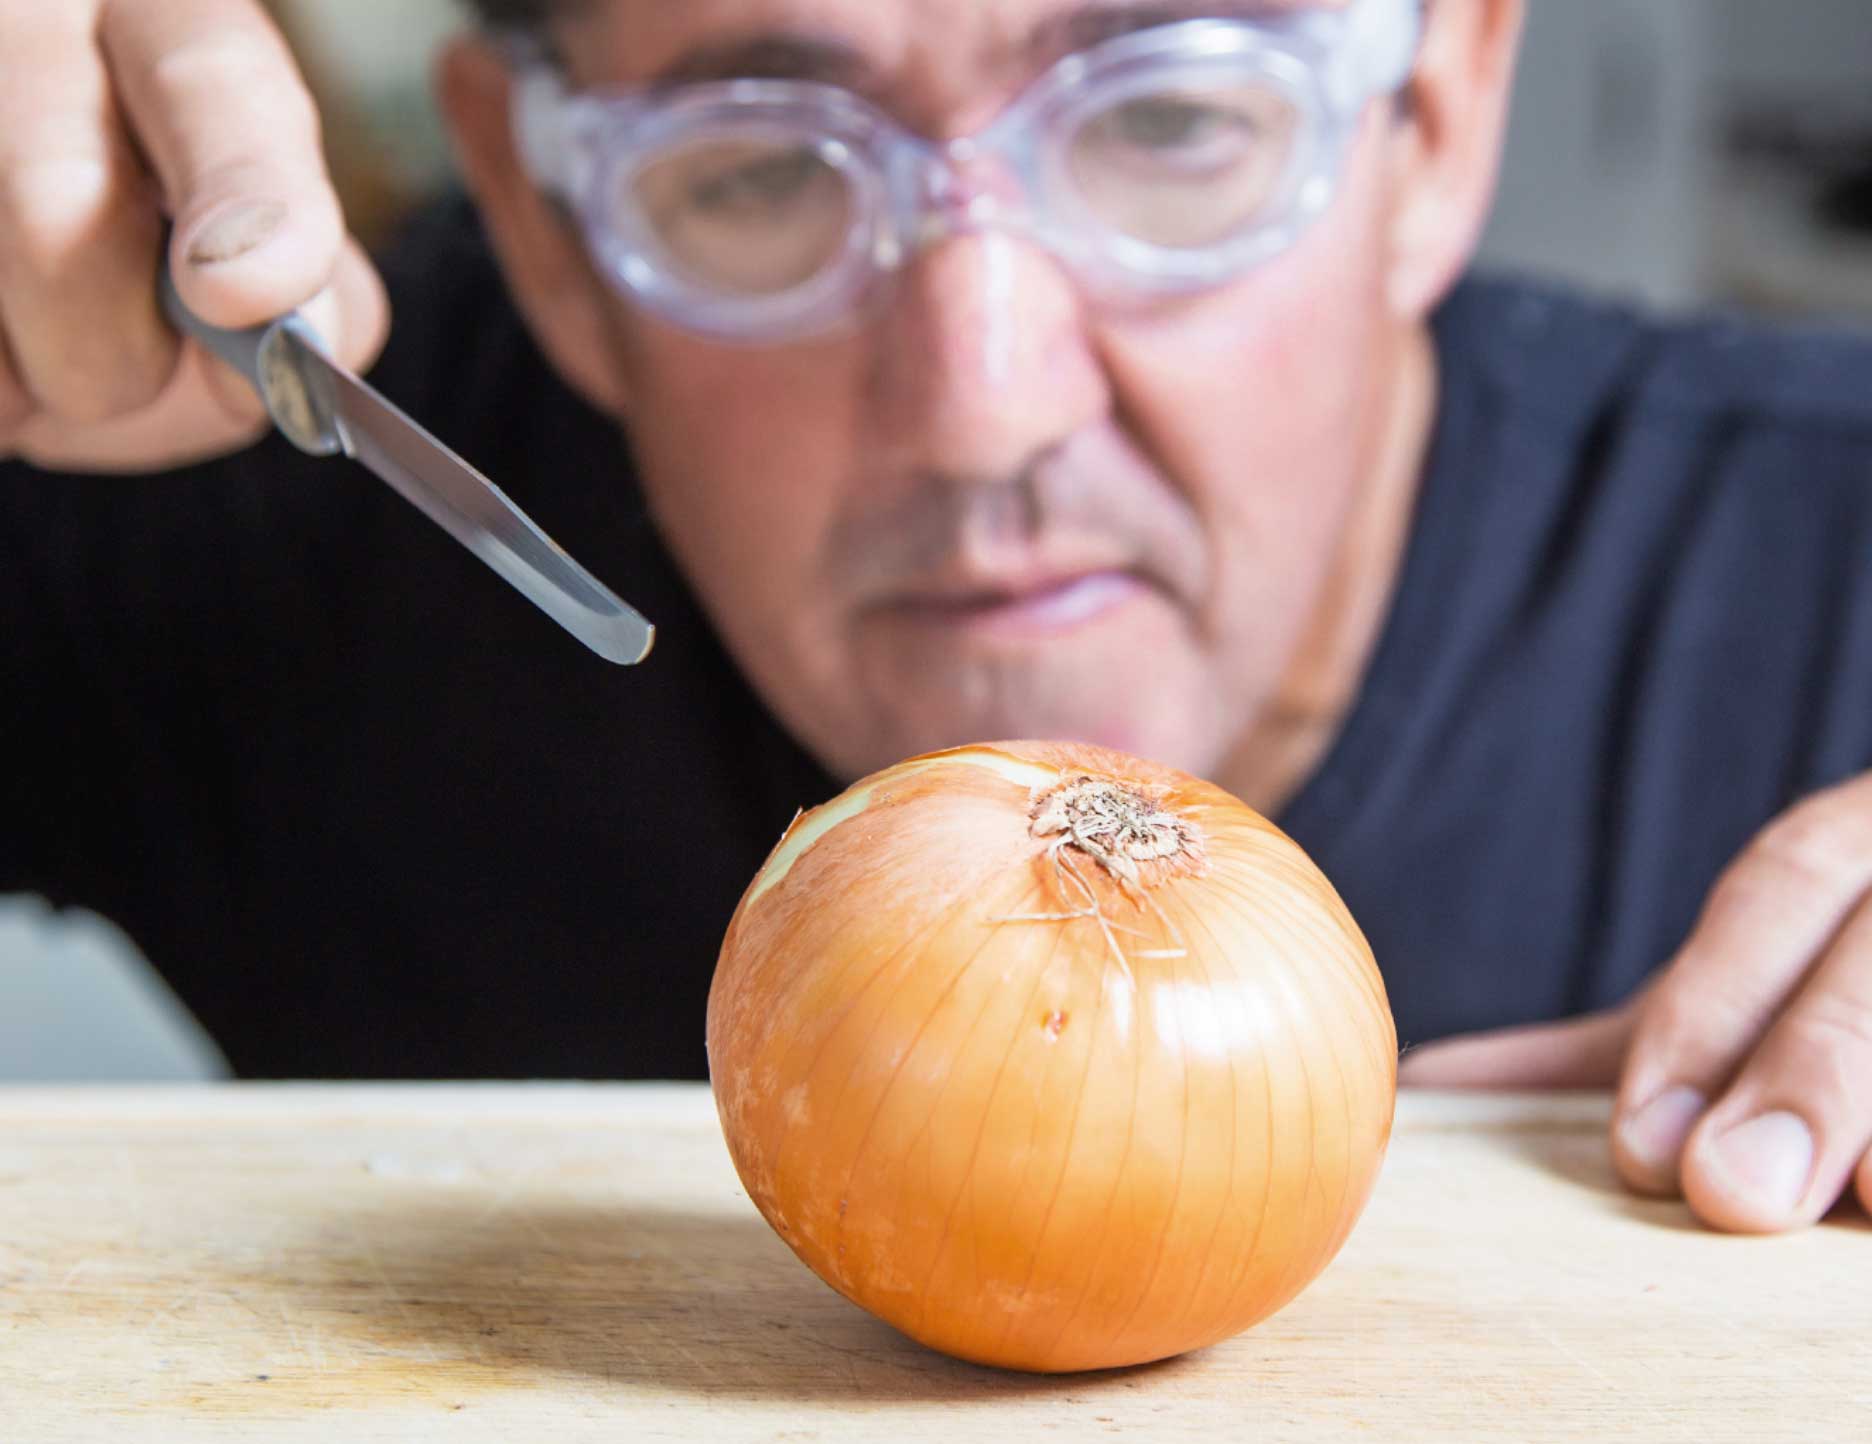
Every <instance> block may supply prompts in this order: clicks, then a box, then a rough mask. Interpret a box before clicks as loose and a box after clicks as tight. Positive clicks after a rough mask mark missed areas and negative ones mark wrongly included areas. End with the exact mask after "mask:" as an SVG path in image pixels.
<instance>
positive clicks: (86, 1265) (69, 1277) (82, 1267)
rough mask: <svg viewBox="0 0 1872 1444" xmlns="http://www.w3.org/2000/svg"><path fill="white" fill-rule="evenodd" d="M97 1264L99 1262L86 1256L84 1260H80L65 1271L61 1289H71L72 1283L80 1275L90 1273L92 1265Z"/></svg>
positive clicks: (60, 1284)
mask: <svg viewBox="0 0 1872 1444" xmlns="http://www.w3.org/2000/svg"><path fill="white" fill-rule="evenodd" d="M96 1262H97V1260H96V1259H95V1258H92V1257H91V1256H90V1255H89V1254H86V1255H85V1256H84V1257H83V1258H81V1259H79V1260H78V1262H77V1263H75V1264H73V1265H72V1266H71V1267H70V1268H68V1269H66V1270H65V1277H64V1278H62V1279H60V1280H59V1287H60V1288H65V1289H68V1288H70V1287H71V1286H72V1281H73V1280H74V1279H76V1278H77V1277H78V1276H79V1275H80V1274H86V1273H89V1272H90V1271H91V1267H92V1265H93V1264H95V1263H96Z"/></svg>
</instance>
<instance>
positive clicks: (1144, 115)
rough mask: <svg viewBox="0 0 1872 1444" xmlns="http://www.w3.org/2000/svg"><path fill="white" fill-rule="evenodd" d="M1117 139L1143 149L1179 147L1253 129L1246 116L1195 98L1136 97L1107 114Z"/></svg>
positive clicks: (1114, 136) (1174, 148)
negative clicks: (1138, 98) (1141, 98)
mask: <svg viewBox="0 0 1872 1444" xmlns="http://www.w3.org/2000/svg"><path fill="white" fill-rule="evenodd" d="M1105 123H1106V124H1107V125H1108V126H1109V127H1110V129H1111V132H1112V136H1113V138H1114V139H1117V140H1121V141H1123V142H1124V143H1125V144H1126V145H1133V146H1137V147H1138V148H1139V149H1141V150H1178V149H1188V148H1191V147H1194V146H1199V145H1202V144H1204V143H1207V142H1212V141H1214V140H1216V139H1218V138H1220V137H1222V136H1224V135H1226V134H1239V133H1241V132H1243V131H1246V130H1249V129H1251V128H1252V127H1251V124H1250V122H1249V121H1248V120H1247V118H1246V117H1244V116H1242V115H1239V114H1236V113H1235V112H1233V111H1229V110H1225V109H1224V108H1223V107H1221V106H1219V105H1204V104H1201V103H1200V102H1197V101H1192V100H1177V99H1171V98H1162V97H1159V98H1153V99H1150V100H1133V101H1130V102H1128V103H1127V104H1124V105H1121V106H1119V107H1118V108H1117V109H1116V110H1114V111H1112V112H1111V114H1110V115H1109V116H1107V117H1106V121H1105Z"/></svg>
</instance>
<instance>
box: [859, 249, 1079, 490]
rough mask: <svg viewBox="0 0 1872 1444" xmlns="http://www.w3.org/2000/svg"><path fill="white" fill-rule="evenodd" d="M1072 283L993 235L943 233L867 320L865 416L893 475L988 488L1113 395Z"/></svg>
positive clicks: (1050, 264)
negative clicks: (875, 318) (872, 320)
mask: <svg viewBox="0 0 1872 1444" xmlns="http://www.w3.org/2000/svg"><path fill="white" fill-rule="evenodd" d="M1086 322H1087V318H1086V315H1085V311H1084V306H1083V303H1082V302H1081V300H1080V297H1079V295H1078V293H1077V291H1076V290H1075V288H1074V287H1073V285H1072V283H1071V281H1070V280H1069V279H1068V278H1067V276H1066V275H1065V274H1064V273H1063V271H1062V270H1061V269H1060V267H1059V266H1058V265H1057V264H1056V263H1055V262H1054V261H1053V260H1052V259H1051V258H1050V257H1049V256H1047V255H1046V254H1045V253H1044V252H1042V251H1040V250H1038V249H1037V248H1036V247H1034V246H1032V245H1030V244H1028V243H1027V242H1025V241H1023V240H1022V239H1020V238H1018V237H1015V236H1012V235H1008V234H1005V233H1002V232H997V231H981V232H968V233H964V234H961V235H951V236H949V237H946V238H944V239H942V240H939V241H937V242H935V243H933V244H932V245H930V246H929V247H928V248H926V249H925V250H924V251H923V252H921V253H920V254H919V255H918V256H917V257H916V258H915V259H914V260H913V261H912V262H911V263H910V264H909V265H908V266H907V267H906V268H905V269H904V270H903V271H902V272H901V273H900V274H899V277H898V280H897V285H896V289H895V292H894V294H893V295H892V296H891V297H890V298H889V300H888V301H887V302H886V309H885V314H884V315H883V316H882V317H881V318H880V321H879V324H878V325H876V326H875V327H874V328H872V346H873V348H874V350H873V352H872V355H871V358H870V363H871V365H870V369H871V386H870V391H871V395H870V397H869V401H870V403H871V404H870V417H871V420H872V423H873V424H874V425H875V426H876V427H877V428H878V431H879V437H878V440H879V442H880V443H881V450H882V452H883V453H884V454H885V455H887V456H889V457H890V458H891V459H892V461H893V462H894V463H895V465H894V467H893V468H892V470H893V472H894V473H895V474H897V475H902V476H911V477H922V478H928V477H930V476H931V475H935V476H939V477H941V478H944V479H946V480H948V481H951V482H953V483H958V484H977V485H983V484H994V483H1000V482H1005V481H1007V480H1009V479H1010V478H1013V477H1017V476H1019V475H1021V474H1022V473H1023V472H1024V471H1025V470H1026V468H1028V467H1029V466H1031V465H1032V464H1033V463H1034V462H1035V461H1036V460H1038V459H1039V458H1041V457H1042V456H1044V455H1045V454H1046V453H1048V452H1049V451H1052V450H1053V449H1055V448H1057V447H1059V446H1060V445H1062V444H1063V443H1064V442H1065V441H1066V440H1067V439H1068V438H1070V437H1071V436H1072V435H1073V434H1074V433H1075V432H1077V431H1079V430H1080V429H1081V428H1083V427H1085V426H1086V425H1088V424H1089V423H1091V422H1092V421H1094V420H1096V419H1097V418H1099V417H1100V416H1102V415H1103V414H1104V413H1105V411H1106V410H1107V409H1108V407H1109V405H1110V392H1109V388H1108V386H1107V384H1106V381H1105V376H1104V372H1103V370H1102V368H1101V367H1100V365H1099V362H1098V358H1097V354H1096V348H1095V346H1094V343H1093V340H1092V337H1091V336H1090V334H1089V332H1088V330H1087V325H1086Z"/></svg>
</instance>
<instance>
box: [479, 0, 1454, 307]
mask: <svg viewBox="0 0 1872 1444" xmlns="http://www.w3.org/2000/svg"><path fill="white" fill-rule="evenodd" d="M1420 5H1421V0H1350V3H1349V4H1347V5H1346V6H1344V7H1342V8H1338V9H1318V8H1296V9H1294V10H1292V11H1289V12H1275V13H1272V14H1270V15H1268V16H1266V17H1261V18H1255V19H1202V20H1188V21H1182V22H1178V23H1173V24H1167V25H1163V26H1158V27H1155V28H1152V29H1149V30H1144V31H1139V32H1136V33H1134V34H1130V35H1126V36H1124V37H1121V38H1119V39H1116V40H1112V41H1108V42H1106V43H1104V44H1102V45H1099V46H1096V47H1094V48H1092V49H1089V50H1085V51H1082V52H1080V53H1078V54H1075V55H1072V56H1069V57H1068V58H1067V59H1065V60H1063V61H1061V62H1059V63H1058V64H1057V65H1055V66H1053V67H1052V68H1051V69H1050V70H1048V71H1047V72H1045V73H1044V74H1043V75H1041V76H1040V77H1039V79H1038V80H1036V81H1035V82H1034V83H1033V84H1032V85H1031V86H1030V87H1029V88H1028V89H1027V90H1026V91H1025V92H1024V93H1023V94H1022V95H1020V96H1019V97H1018V98H1017V99H1016V100H1015V101H1014V102H1013V103H1012V104H1011V105H1010V106H1008V108H1007V109H1005V110H1004V111H1002V112H1001V114H1000V115H999V117H998V118H997V119H996V120H995V121H994V122H993V123H992V124H991V125H990V126H989V127H988V128H987V129H985V130H983V131H981V132H980V133H978V134H976V135H972V136H967V137H964V138H962V139H958V140H951V141H947V142H934V141H930V140H927V139H924V138H923V137H920V136H917V135H914V134H911V133H910V132H908V131H906V130H905V129H903V128H902V127H901V126H899V125H897V124H896V123H895V122H894V121H893V120H891V118H890V117H889V116H887V115H885V114H884V113H883V112H882V111H880V110H878V109H877V108H876V107H875V106H873V105H871V104H869V103H867V102H866V101H864V100H862V99H860V98H859V97H858V96H856V95H854V94H852V93H851V92H849V91H846V90H843V89H840V88H837V87H834V86H828V85H822V84H817V83H813V82H805V81H790V80H730V81H720V82H707V83H700V84H693V85H683V86H676V87H662V88H656V87H653V88H647V89H638V90H626V91H607V92H589V93H580V94H570V93H568V92H567V91H566V89H565V88H564V85H563V82H562V81H561V79H560V77H559V76H558V74H557V73H556V72H555V71H553V70H552V69H550V68H548V67H546V66H545V65H542V64H534V65H527V66H525V67H523V68H522V70H521V72H520V74H519V77H518V92H517V99H516V105H515V128H516V138H517V141H518V145H519V149H520V153H521V156H522V158H523V161H524V163H525V164H526V166H527V168H528V170H529V172H530V173H531V175H532V177H533V180H534V183H535V184H537V185H539V186H540V187H541V188H542V190H544V191H546V192H547V193H549V194H551V195H554V196H556V197H557V198H559V199H560V200H562V201H563V202H564V203H566V204H567V205H569V206H570V207H571V208H572V209H573V211H574V212H575V213H576V215H577V216H578V218H579V220H580V222H581V224H582V226H583V229H584V234H585V239H586V244H587V245H588V247H589V248H590V250H591V253H592V255H593V256H594V258H595V259H596V260H597V262H598V264H599V265H600V267H601V268H602V270H603V271H604V273H605V274H606V275H607V276H608V277H609V278H610V279H611V281H612V282H613V283H614V284H615V285H616V286H617V287H618V288H619V289H620V291H622V293H623V294H624V295H626V296H627V297H629V298H630V299H632V300H634V301H636V302H637V303H639V304H641V305H643V306H644V307H646V308H648V309H649V310H651V311H653V312H655V313H656V314H658V315H660V316H662V317H664V318H666V319H667V320H669V321H672V322H674V323H676V324H678V325H681V326H683V327H686V328H688V329H690V330H694V331H698V332H701V333H704V334H706V335H710V336H714V337H718V338H722V339H729V340H738V341H747V342H779V341H787V340H792V339H797V338H800V337H804V336H809V335H812V334H815V333H818V332H822V331H826V330H829V329H832V328H833V327H835V326H837V325H838V324H840V323H841V322H843V321H845V320H847V319H849V318H851V317H852V316H854V315H855V314H857V313H858V311H859V310H860V309H861V307H862V306H863V305H864V304H865V302H866V300H867V298H868V297H870V296H872V295H873V294H874V293H875V292H876V291H877V290H878V288H879V283H880V282H881V281H883V280H885V279H886V278H887V277H889V276H890V275H891V273H893V272H895V271H896V270H897V269H898V268H900V267H902V266H903V265H904V264H905V263H906V262H907V261H908V260H909V259H910V258H911V257H913V256H914V255H915V254H916V253H917V252H918V251H920V250H921V249H922V248H923V247H925V246H927V245H930V244H932V243H934V242H936V241H939V240H941V239H943V238H945V237H947V236H951V235H956V234H964V233H969V232H979V231H985V230H991V229H993V230H1002V231H1007V232H1011V233H1013V234H1015V235H1017V236H1019V237H1022V238H1023V239H1025V240H1028V241H1030V242H1032V243H1034V244H1037V245H1039V246H1041V247H1044V248H1045V249H1046V250H1047V251H1049V252H1050V253H1052V254H1053V255H1054V256H1056V257H1058V258H1059V260H1060V261H1061V262H1062V263H1064V264H1065V265H1066V266H1067V267H1068V268H1069V269H1070V270H1071V271H1072V273H1073V274H1074V275H1075V276H1076V278H1077V279H1078V281H1079V283H1080V284H1081V285H1083V286H1085V287H1087V288H1088V289H1089V290H1090V291H1091V292H1093V293H1094V294H1096V295H1098V296H1101V297H1107V298H1111V299H1114V300H1118V301H1124V300H1144V301H1148V300H1150V299H1152V298H1155V297H1161V296H1168V295H1175V294H1179V293H1186V292H1190V291H1195V290H1200V289H1204V288H1208V287H1212V286H1216V285H1220V284H1222V283H1224V282H1226V281H1228V280H1230V279H1232V278H1234V277H1236V276H1239V275H1240V274H1242V273H1243V272H1244V271H1246V270H1248V269H1250V268H1251V267H1253V266H1256V265H1258V264H1260V263H1262V262H1264V261H1266V260H1268V259H1269V258H1270V257H1273V256H1275V255H1278V254H1279V253H1280V252H1282V251H1283V250H1285V249H1287V248H1288V247H1289V246H1291V245H1292V244H1293V242H1294V240H1295V239H1296V238H1297V237H1298V236H1299V235H1300V234H1301V232H1302V231H1304V230H1305V229H1306V227H1307V226H1308V225H1309V224H1310V223H1311V222H1312V221H1313V220H1314V219H1315V218H1316V217H1317V216H1318V215H1319V214H1320V213H1321V212H1322V211H1324V210H1325V209H1326V208H1327V206H1328V205H1329V204H1330V203H1331V200H1332V198H1333V195H1334V192H1335V190H1336V189H1337V184H1338V179H1339V175H1340V172H1341V171H1342V169H1343V167H1344V164H1345V160H1346V154H1347V151H1348V148H1349V145H1350V142H1351V139H1352V136H1353V134H1354V132H1355V130H1356V127H1357V123H1358V120H1359V117H1360V115H1361V114H1362V112H1363V110H1364V107H1365V105H1366V104H1367V103H1368V102H1369V101H1370V100H1372V99H1373V98H1375V97H1377V96H1380V95H1384V94H1388V93H1390V92H1393V91H1396V90H1398V89H1399V88H1401V87H1402V86H1403V84H1404V83H1405V81H1406V80H1407V79H1408V78H1409V75H1410V71H1411V67H1412V65H1413V63H1414V59H1415V53H1416V48H1417V42H1418V34H1419V27H1420Z"/></svg>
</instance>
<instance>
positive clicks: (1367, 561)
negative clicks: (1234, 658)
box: [1218, 327, 1437, 816]
mask: <svg viewBox="0 0 1872 1444" xmlns="http://www.w3.org/2000/svg"><path fill="white" fill-rule="evenodd" d="M1402 344H1403V353H1404V354H1403V356H1402V358H1401V362H1400V365H1399V367H1398V381H1397V384H1396V385H1394V386H1392V387H1391V388H1390V392H1389V406H1388V414H1387V416H1386V418H1385V423H1384V425H1383V426H1381V427H1380V428H1378V430H1377V432H1376V435H1375V440H1374V444H1373V454H1372V456H1371V458H1370V462H1369V464H1368V465H1367V466H1366V467H1365V475H1366V477H1367V478H1368V480H1367V482H1366V484H1365V485H1364V486H1362V487H1361V488H1359V489H1358V490H1357V491H1356V492H1355V493H1354V495H1353V498H1352V505H1351V508H1350V511H1349V514H1348V516H1347V520H1346V526H1345V529H1344V532H1343V535H1342V538H1341V542H1340V545H1339V549H1338V551H1337V553H1336V554H1335V556H1334V559H1333V562H1332V565H1331V568H1330V570H1329V571H1328V573H1327V577H1326V581H1325V583H1324V585H1323V586H1322V587H1321V589H1320V594H1319V598H1318V601H1317V603H1316V604H1315V606H1314V609H1313V615H1312V618H1311V620H1310V621H1309V622H1308V623H1307V625H1306V627H1305V629H1304V631H1303V632H1302V635H1301V640H1300V643H1299V645H1298V646H1297V647H1296V648H1295V650H1294V653H1293V655H1292V657H1291V659H1290V660H1289V662H1288V665H1287V667H1286V670H1285V671H1284V672H1283V673H1282V675H1281V678H1280V680H1279V681H1278V682H1277V683H1276V684H1275V687H1274V690H1273V692H1272V693H1271V694H1270V696H1269V699H1268V702H1267V705H1266V706H1264V707H1263V708H1262V710H1261V712H1260V714H1259V715H1258V716H1257V717H1256V718H1255V721H1254V723H1253V725H1252V726H1251V727H1250V729H1249V731H1248V735H1247V736H1246V737H1245V738H1244V739H1243V740H1242V741H1241V743H1240V744H1238V745H1237V746H1236V748H1235V749H1234V751H1233V752H1232V753H1231V754H1230V755H1229V757H1228V759H1227V760H1226V761H1225V762H1224V764H1223V768H1222V773H1221V776H1220V777H1219V778H1218V780H1219V781H1220V782H1221V783H1222V785H1223V786H1225V787H1227V788H1228V789H1229V790H1230V791H1231V792H1233V793H1234V794H1235V795H1236V796H1237V797H1239V798H1241V799H1242V801H1244V802H1246V803H1247V804H1248V805H1249V806H1250V807H1253V808H1255V809H1256V810H1257V811H1259V812H1261V813H1263V814H1266V815H1268V816H1273V815H1275V814H1276V813H1278V812H1279V811H1280V810H1281V809H1282V808H1283V807H1284V806H1285V805H1286V804H1287V803H1288V801H1290V800H1291V799H1292V797H1293V796H1294V794H1295V793H1297V792H1298V791H1299V790H1300V786H1301V784H1302V783H1304V782H1305V781H1306V779H1307V778H1308V777H1309V776H1310V775H1311V774H1312V772H1313V770H1314V768H1315V767H1317V766H1318V765H1319V763H1320V761H1321V760H1322V759H1323V758H1324V756H1325V754H1326V750H1327V748H1328V747H1330V746H1331V745H1332V743H1333V741H1334V739H1335V738H1337V737H1338V735H1339V731H1340V729H1341V727H1342V726H1343V724H1344V722H1345V718H1346V715H1347V714H1348V713H1349V712H1350V711H1351V709H1352V704H1353V702H1354V701H1355V700H1356V699H1357V697H1358V691H1359V686H1360V684H1361V682H1362V681H1363V680H1364V677H1365V673H1366V669H1367V668H1368V666H1369V665H1370V662H1371V655H1372V651H1373V649H1374V648H1375V647H1376V646H1377V642H1378V635H1379V632H1380V630H1381V629H1382V627H1383V625H1384V619H1385V616H1386V614H1387V612H1388V611H1389V609H1390V604H1391V599H1392V597H1393V595H1394V594H1395V593H1396V590H1397V582H1398V573H1399V572H1400V571H1401V569H1402V567H1403V561H1404V546H1405V543H1406V541H1407V540H1408V539H1409V537H1410V525H1411V515H1412V513H1413V511H1414V510H1415V507H1416V503H1417V496H1418V492H1419V490H1420V488H1421V485H1422V476H1423V466H1424V458H1425V454H1426V452H1427V451H1428V448H1429V441H1430V431H1431V427H1432V425H1433V423H1434V421H1435V415H1436V399H1437V369H1436V353H1435V351H1434V349H1433V347H1432V345H1431V341H1430V336H1429V333H1428V332H1427V331H1426V330H1424V329H1423V328H1421V327H1419V328H1416V329H1414V330H1413V331H1412V332H1411V333H1410V334H1409V335H1408V336H1407V337H1406V338H1405V340H1404V341H1403V343H1402Z"/></svg>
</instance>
